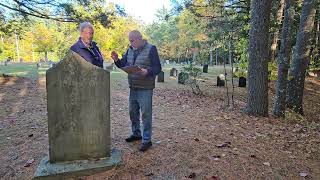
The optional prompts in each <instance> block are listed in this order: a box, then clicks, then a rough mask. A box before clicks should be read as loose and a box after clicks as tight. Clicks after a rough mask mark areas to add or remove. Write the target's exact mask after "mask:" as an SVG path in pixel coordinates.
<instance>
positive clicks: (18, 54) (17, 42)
mask: <svg viewBox="0 0 320 180" xmlns="http://www.w3.org/2000/svg"><path fill="white" fill-rule="evenodd" d="M14 35H15V38H16V49H17V62H19V61H20V50H19V36H18V35H17V33H16V31H14Z"/></svg>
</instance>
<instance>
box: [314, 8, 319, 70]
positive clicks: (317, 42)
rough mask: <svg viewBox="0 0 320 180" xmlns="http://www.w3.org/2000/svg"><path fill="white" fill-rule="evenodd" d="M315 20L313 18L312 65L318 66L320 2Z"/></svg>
mask: <svg viewBox="0 0 320 180" xmlns="http://www.w3.org/2000/svg"><path fill="white" fill-rule="evenodd" d="M317 8H318V10H317V11H316V20H315V45H314V54H315V55H314V56H315V57H314V65H315V67H319V66H320V10H319V8H320V3H319V4H318V6H317Z"/></svg>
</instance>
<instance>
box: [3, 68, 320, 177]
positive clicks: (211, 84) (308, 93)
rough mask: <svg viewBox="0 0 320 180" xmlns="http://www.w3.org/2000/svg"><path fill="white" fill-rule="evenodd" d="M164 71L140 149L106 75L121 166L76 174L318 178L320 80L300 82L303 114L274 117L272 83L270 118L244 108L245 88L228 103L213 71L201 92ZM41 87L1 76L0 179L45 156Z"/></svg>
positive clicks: (121, 82)
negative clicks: (149, 131)
mask: <svg viewBox="0 0 320 180" xmlns="http://www.w3.org/2000/svg"><path fill="white" fill-rule="evenodd" d="M165 75H166V78H165V82H164V83H157V84H156V89H155V90H154V100H153V104H154V106H153V111H154V120H153V146H152V148H151V149H149V150H148V151H147V152H144V153H142V152H139V151H138V147H139V143H138V142H137V143H126V142H125V141H124V139H125V138H126V137H127V136H129V134H130V121H129V116H128V87H127V80H126V76H125V75H124V74H123V73H112V76H111V77H112V82H111V87H112V89H111V97H112V99H111V124H112V148H116V149H119V150H120V151H121V153H122V159H123V164H122V165H120V166H118V167H115V168H113V169H111V170H109V171H105V172H102V173H98V174H95V175H92V176H87V177H78V178H75V179H82V180H84V179H85V180H91V179H135V180H136V179H189V178H193V179H303V178H304V179H320V108H319V107H320V80H319V79H316V78H307V80H306V85H305V94H304V112H305V116H299V115H297V114H295V113H292V112H287V117H286V118H285V119H281V118H276V117H274V116H273V115H272V106H273V99H274V92H275V91H274V82H270V84H269V85H270V90H269V97H270V98H269V100H270V101H269V104H270V108H269V117H253V116H249V115H247V114H245V113H244V112H243V109H244V108H245V105H246V92H247V90H246V88H239V87H236V88H235V92H234V105H235V106H234V107H228V106H227V97H226V88H225V87H217V86H215V84H216V81H215V78H214V75H212V76H207V77H205V78H204V79H203V80H202V81H201V84H200V87H201V89H202V91H203V95H201V96H197V95H193V94H192V92H191V90H190V89H189V88H188V86H184V85H180V84H177V80H176V78H174V77H167V75H168V71H167V70H166V74H165ZM205 76H206V75H205ZM45 85H46V82H45V78H44V77H40V78H38V79H29V78H23V77H0V107H1V108H0V144H1V146H0V179H23V180H24V179H32V177H33V175H34V173H35V170H36V168H37V166H38V164H39V162H40V160H41V159H42V158H43V157H45V156H46V155H47V154H48V148H49V147H48V130H47V109H46V88H45ZM229 85H230V83H229ZM236 85H237V83H236ZM228 90H229V92H231V88H230V87H229V89H228ZM230 104H232V103H231V101H230Z"/></svg>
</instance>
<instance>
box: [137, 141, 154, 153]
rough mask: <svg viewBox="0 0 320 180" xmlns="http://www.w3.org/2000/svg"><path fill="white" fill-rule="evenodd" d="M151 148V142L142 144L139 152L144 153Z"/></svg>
mask: <svg viewBox="0 0 320 180" xmlns="http://www.w3.org/2000/svg"><path fill="white" fill-rule="evenodd" d="M151 146H152V142H147V143H142V144H141V146H140V148H139V150H140V151H142V152H145V151H146V150H148V149H149V148H150V147H151Z"/></svg>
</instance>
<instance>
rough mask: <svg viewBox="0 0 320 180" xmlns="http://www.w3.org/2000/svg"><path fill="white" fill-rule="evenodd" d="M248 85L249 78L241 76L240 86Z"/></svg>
mask: <svg viewBox="0 0 320 180" xmlns="http://www.w3.org/2000/svg"><path fill="white" fill-rule="evenodd" d="M246 85H247V79H246V78H245V77H240V78H239V87H246Z"/></svg>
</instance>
